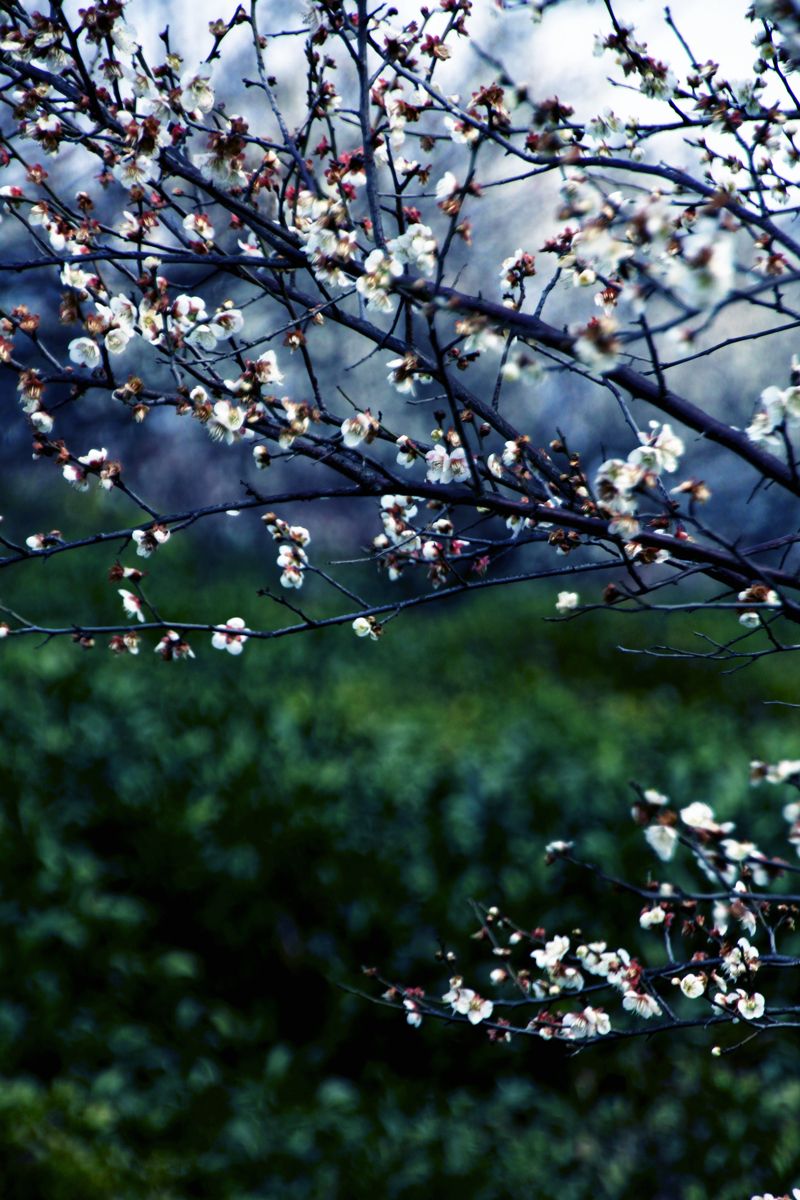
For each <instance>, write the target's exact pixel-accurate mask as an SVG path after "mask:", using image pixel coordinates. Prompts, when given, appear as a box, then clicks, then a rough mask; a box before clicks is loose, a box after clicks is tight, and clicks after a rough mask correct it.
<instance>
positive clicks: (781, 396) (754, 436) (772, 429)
mask: <svg viewBox="0 0 800 1200" xmlns="http://www.w3.org/2000/svg"><path fill="white" fill-rule="evenodd" d="M759 400H760V408H759V409H758V411H757V412H756V413H755V415H754V417H753V419H752V421H751V422H750V424H749V425H748V426H747V428H746V429H745V433H746V434H747V436H748V438H749V439H750V441H751V442H755V443H756V444H760V445H763V446H766V447H768V448H769V449H771V450H779V449H781V447H782V446H783V445H784V442H783V438H782V436H781V433H780V429H781V426H782V425H784V423H785V424H786V425H797V424H798V423H800V387H789V388H786V389H785V391H781V389H780V388H777V387H774V386H771V387H768V388H765V389H764V391H763V392H762V393H761V395H760V397H759Z"/></svg>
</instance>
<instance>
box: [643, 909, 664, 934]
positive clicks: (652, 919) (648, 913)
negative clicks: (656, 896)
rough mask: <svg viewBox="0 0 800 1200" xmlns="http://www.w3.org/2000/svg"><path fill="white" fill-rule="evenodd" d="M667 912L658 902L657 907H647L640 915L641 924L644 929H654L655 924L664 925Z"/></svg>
mask: <svg viewBox="0 0 800 1200" xmlns="http://www.w3.org/2000/svg"><path fill="white" fill-rule="evenodd" d="M666 916H667V914H666V912H665V910H664V909H663V908H662V907H661V905H660V904H657V905H656V906H655V908H645V909H643V910H642V913H641V915H640V917H639V924H640V925H641V927H642V929H652V928H653V926H654V925H663V924H664V921H665V919H666Z"/></svg>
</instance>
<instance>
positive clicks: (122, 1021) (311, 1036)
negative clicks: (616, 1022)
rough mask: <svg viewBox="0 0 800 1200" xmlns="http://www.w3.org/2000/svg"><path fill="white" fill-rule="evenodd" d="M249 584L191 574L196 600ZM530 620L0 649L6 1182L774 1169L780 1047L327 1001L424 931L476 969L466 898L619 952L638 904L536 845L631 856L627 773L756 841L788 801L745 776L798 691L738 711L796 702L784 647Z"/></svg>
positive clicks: (541, 1185)
mask: <svg viewBox="0 0 800 1200" xmlns="http://www.w3.org/2000/svg"><path fill="white" fill-rule="evenodd" d="M47 567H48V569H49V567H50V564H47ZM250 582H251V581H250V580H249V579H248V580H247V581H246V583H244V584H243V583H242V581H235V580H229V581H227V582H225V583H218V584H214V585H213V586H214V588H215V592H216V596H217V600H216V601H215V608H216V611H218V612H219V614H220V618H226V617H227V616H229V615H231V614H233V613H236V612H238V611H241V610H243V609H244V608H245V605H244V604H243V603H242V602H241V600H237V599H236V598H235V597H237V596H241V595H242V594H243V591H242V589H243V588H244V589H245V592H244V594H247V595H249V596H252V592H253V589H252V588H250ZM256 585H257V583H256ZM210 586H211V585H210ZM97 602H98V605H100V606H106V607H107V605H108V599H107V596H103V595H101V596H99V598H98V601H97ZM248 603H249V601H248ZM255 603H257V602H256V601H255V600H254V601H253V605H252V606H253V607H254V606H255ZM543 606H544V607H543ZM543 612H546V613H547V614H548V615H549V613H550V612H552V596H551V595H550V594H549V593H548V594H547V595H546V596H543V597H539V596H538V595H537V594H536V593H533V594H531V593H528V594H523V593H519V594H518V595H517V596H516V597H514V596H507V597H505V598H504V599H502V601H501V600H500V597H499V596H492V595H489V594H487V595H486V596H485V597H484V598H483V600H482V601H481V602H480V603H478V604H475V603H473V604H471V605H470V606H465V607H463V608H459V607H457V606H453V607H452V608H451V609H450V610H448V611H447V612H439V613H438V614H437V616H436V617H435V618H431V617H429V616H427V615H422V614H417V615H415V616H414V617H411V618H409V619H406V620H404V621H403V622H397V623H396V624H391V625H390V626H389V629H388V630H387V634H386V636H385V637H384V638H383V639H382V640H381V641H380V642H379V643H375V644H373V643H368V644H364V643H363V642H356V640H355V638H354V637H353V635H352V633H351V631H350V630H349V629H345V630H342V631H338V632H336V631H334V632H331V633H326V634H325V635H324V636H323V635H320V636H317V635H312V636H305V637H303V638H300V639H291V640H286V641H281V642H276V643H269V644H261V645H259V644H256V643H254V642H251V643H250V644H249V645H248V646H247V647H246V649H245V653H244V655H243V656H242V658H241V659H240V660H237V661H234V660H232V659H231V658H229V656H227V655H225V654H218V653H216V652H214V651H213V650H212V649H211V648H210V646H208V644H207V643H208V641H209V640H210V639H208V638H207V636H204V637H203V638H195V639H193V641H194V644H195V650H196V651H197V653H198V658H197V661H195V662H183V663H173V664H164V663H161V662H160V661H159V660H157V659H156V658H155V656H154V655H153V654H152V652H149V653H148V650H149V647H148V646H144V645H143V650H142V653H141V654H140V656H139V658H138V659H136V660H132V659H129V658H125V659H116V658H113V657H112V656H111V655H110V654H108V652H107V651H106V650H105V649H104V648H102V647H99V646H98V648H97V649H95V650H94V651H93V652H92V653H89V654H86V653H84V652H82V651H79V650H78V649H77V648H76V647H73V646H72V645H68V644H65V643H58V644H57V643H50V644H48V645H46V646H44V647H42V648H41V649H38V650H35V649H34V647H33V645H32V644H31V640H30V639H19V640H15V641H10V640H9V641H7V642H6V643H4V644H3V645H2V647H0V654H2V659H1V660H0V661H2V682H0V775H1V777H2V828H1V829H0V879H1V880H2V894H1V895H0V967H1V969H2V981H3V982H2V999H1V1000H0V1075H1V1076H2V1083H0V1160H2V1161H3V1162H4V1163H5V1167H4V1176H3V1184H4V1190H3V1194H4V1196H8V1197H10V1198H13V1200H16V1198H17V1197H20V1198H21V1197H23V1196H24V1197H29V1196H31V1195H46V1196H48V1197H49V1198H50V1197H52V1198H53V1200H94V1198H95V1197H97V1198H98V1200H99V1198H100V1197H103V1198H108V1197H113V1198H117V1197H118V1198H120V1200H123V1198H124V1200H128V1197H130V1198H131V1200H133V1198H136V1200H138V1198H140V1197H141V1198H145V1197H146V1198H148V1200H150V1198H155V1197H158V1198H162V1197H163V1198H164V1200H167V1198H170V1200H172V1198H173V1197H174V1198H178V1197H194V1196H198V1197H209V1198H215V1200H216V1198H217V1197H219V1198H220V1200H222V1198H223V1197H224V1198H234V1197H235V1198H236V1200H245V1198H247V1197H265V1198H266V1197H269V1198H270V1200H272V1198H273V1197H274V1198H276V1200H277V1198H280V1200H283V1198H286V1200H302V1198H305V1197H315V1198H316V1197H323V1198H327V1197H331V1198H333V1197H339V1196H347V1197H353V1198H355V1200H360V1198H361V1197H364V1200H366V1198H367V1197H370V1198H372V1197H374V1196H375V1195H385V1196H388V1197H412V1196H417V1195H420V1194H433V1193H434V1192H435V1193H436V1194H437V1195H438V1196H442V1197H444V1198H449V1197H451V1196H452V1197H456V1196H457V1197H459V1198H461V1197H463V1196H465V1195H466V1196H470V1197H475V1198H477V1200H507V1198H513V1200H517V1198H520V1200H522V1198H523V1197H525V1198H528V1197H531V1196H537V1197H540V1198H542V1200H549V1198H550V1197H553V1198H554V1200H555V1198H556V1197H558V1200H589V1197H592V1200H594V1198H595V1197H597V1196H600V1197H603V1198H608V1200H627V1198H630V1200H633V1197H637V1200H638V1198H640V1197H643V1196H646V1197H648V1198H650V1197H659V1198H661V1200H667V1198H669V1200H674V1198H676V1197H681V1198H683V1200H706V1198H708V1200H711V1198H713V1200H740V1198H741V1197H745V1196H749V1195H750V1194H751V1191H753V1190H755V1189H756V1188H757V1186H761V1187H766V1186H768V1185H769V1186H770V1188H771V1189H772V1190H775V1191H778V1190H780V1189H782V1188H784V1187H788V1186H789V1185H790V1184H792V1183H794V1182H796V1181H797V1177H798V1175H799V1174H800V1134H798V1130H799V1129H800V1085H798V1082H797V1080H798V1075H799V1073H798V1068H799V1067H800V1059H799V1058H798V1054H797V1052H796V1050H795V1048H794V1046H793V1045H792V1044H791V1043H789V1042H788V1041H785V1042H782V1043H778V1042H774V1043H771V1042H770V1041H769V1040H768V1039H766V1038H765V1039H762V1040H757V1041H756V1042H755V1043H754V1044H752V1045H750V1046H748V1047H746V1048H745V1049H743V1050H742V1051H739V1052H738V1053H737V1054H735V1055H732V1056H730V1057H725V1058H723V1059H712V1058H711V1057H710V1055H709V1049H710V1044H711V1043H710V1040H709V1037H708V1036H706V1035H704V1034H702V1033H699V1034H690V1035H687V1036H686V1038H685V1040H683V1041H681V1042H676V1041H674V1040H673V1041H672V1042H670V1043H667V1042H666V1041H658V1040H655V1041H653V1042H651V1043H649V1044H630V1045H625V1046H623V1047H622V1048H620V1047H608V1048H599V1049H597V1050H592V1051H587V1052H584V1053H583V1054H580V1055H578V1056H577V1057H572V1058H568V1057H567V1056H566V1054H565V1052H564V1049H563V1047H560V1046H553V1045H548V1044H544V1043H541V1042H539V1041H538V1040H537V1041H533V1042H527V1041H525V1042H523V1041H522V1040H519V1041H518V1044H515V1045H512V1046H511V1047H502V1048H498V1047H495V1046H490V1045H489V1043H488V1040H485V1039H484V1038H483V1037H481V1036H480V1035H477V1036H476V1035H474V1034H473V1035H471V1036H470V1034H469V1033H467V1032H465V1031H463V1030H462V1029H460V1028H459V1029H457V1030H455V1029H448V1028H446V1027H444V1026H441V1025H437V1026H436V1027H434V1026H433V1022H430V1021H428V1022H426V1023H425V1024H424V1025H423V1027H422V1029H421V1030H419V1031H414V1030H412V1029H410V1028H408V1027H407V1026H406V1025H405V1023H404V1022H403V1020H402V1017H401V1016H398V1015H397V1014H395V1013H391V1012H388V1011H387V1010H386V1009H383V1008H376V1007H374V1006H372V1005H369V1004H367V1003H366V1002H365V1001H363V1000H361V999H360V998H358V997H356V996H353V995H351V994H348V993H346V992H344V991H342V990H341V989H339V988H338V987H337V986H336V985H337V983H340V982H341V983H344V984H348V985H355V986H366V987H367V988H371V987H372V986H373V985H372V984H371V983H370V982H369V981H364V979H363V977H362V976H361V975H360V967H361V965H362V963H366V964H369V965H378V966H380V967H381V968H382V969H383V971H384V972H387V973H395V974H396V975H397V977H398V979H401V978H402V980H403V981H404V982H407V983H412V982H413V983H415V984H418V985H420V986H422V987H424V988H426V989H427V990H430V991H436V990H437V989H440V988H442V985H443V984H444V982H445V980H446V974H447V972H446V971H443V970H442V969H441V967H440V966H438V965H437V964H436V963H435V961H434V951H435V949H436V935H437V934H441V935H442V936H444V937H446V938H447V940H448V943H449V944H452V945H454V946H455V947H456V949H457V951H458V952H459V955H460V956H462V962H465V963H466V964H467V965H468V966H469V964H470V963H471V962H472V958H473V949H474V947H473V946H472V943H470V940H469V936H468V934H469V932H470V931H471V929H472V920H471V913H470V909H469V906H468V900H469V898H470V897H472V896H474V897H476V898H479V899H482V900H486V901H489V902H501V903H502V904H504V905H505V906H506V907H507V909H508V911H509V912H511V913H512V915H514V916H515V917H516V918H517V919H519V920H520V921H522V922H524V923H526V924H529V925H530V926H533V925H537V924H543V925H544V926H545V927H546V928H548V929H552V930H553V932H556V931H557V930H559V929H561V930H563V929H565V928H571V927H573V926H574V925H575V924H578V923H580V924H581V926H582V928H583V929H584V932H585V933H586V934H587V936H588V935H590V934H591V935H594V936H600V935H603V934H606V933H607V934H610V940H611V941H614V939H615V938H617V937H619V938H623V937H624V938H625V939H626V942H625V944H627V945H628V946H629V947H630V948H631V949H634V948H637V949H639V950H641V949H643V948H644V947H645V946H646V945H648V944H649V943H648V941H647V939H648V937H650V936H651V935H647V934H644V933H641V932H637V937H636V938H635V939H634V942H633V944H632V942H631V937H632V935H631V929H632V928H633V927H634V926H635V923H636V913H637V907H636V905H635V902H632V901H630V900H628V899H627V898H625V897H624V896H617V895H614V894H613V893H611V892H609V891H608V890H606V889H598V888H597V887H596V886H595V885H594V884H593V882H592V881H591V879H589V878H588V877H584V876H578V875H574V874H567V873H564V871H563V869H562V868H561V867H559V866H556V867H554V868H550V869H548V868H545V867H544V865H543V861H542V860H543V855H542V848H543V845H544V843H545V842H546V841H547V840H549V839H550V838H552V837H556V836H561V837H570V836H578V837H579V838H580V841H581V848H582V849H583V850H585V851H586V854H587V856H589V855H593V856H596V857H602V858H603V861H604V862H606V863H608V865H609V866H611V867H612V868H615V869H620V870H627V871H629V872H634V873H636V872H638V873H639V874H641V870H642V863H643V862H645V861H647V860H646V857H645V855H643V854H642V846H641V835H640V834H637V832H636V830H635V829H634V828H633V826H632V823H631V822H630V820H629V816H628V809H629V806H630V800H629V794H628V789H627V782H626V781H627V780H628V779H629V778H636V779H638V780H640V781H641V782H642V783H643V784H645V785H646V786H653V787H657V788H659V789H660V790H664V791H666V792H668V793H669V794H671V795H672V797H673V798H674V799H675V800H680V801H681V802H686V803H688V802H689V801H690V800H693V799H704V800H710V801H711V802H712V803H713V804H714V805H715V807H716V808H717V810H718V811H719V812H720V813H722V814H723V815H724V816H725V817H726V818H729V817H734V818H735V819H737V820H738V821H739V825H740V828H741V829H742V830H747V831H748V832H750V833H752V834H753V835H754V836H755V837H756V838H757V839H759V840H761V841H762V842H763V844H764V845H765V846H769V845H775V844H776V839H777V837H778V836H779V834H780V833H781V831H782V829H783V823H782V822H781V820H780V816H779V813H780V805H781V803H782V800H783V799H785V798H784V797H782V796H780V795H779V794H778V792H777V790H774V789H769V790H768V791H767V790H764V791H762V792H758V793H752V792H749V791H748V788H747V785H746V770H747V762H748V759H749V758H750V757H752V756H756V755H757V756H763V757H765V758H768V759H770V758H775V757H776V756H781V757H785V756H790V757H797V756H800V747H798V744H797V742H798V738H797V734H796V731H795V725H796V719H795V718H794V716H793V714H792V713H791V711H790V710H781V709H775V708H771V709H770V708H765V707H763V705H762V704H761V700H762V699H763V698H766V697H767V696H769V697H770V698H776V697H777V698H781V697H783V698H790V697H789V695H788V693H787V691H786V689H787V688H789V687H790V685H791V679H790V677H789V672H790V667H786V666H785V665H784V664H783V663H779V664H778V665H777V667H774V668H773V667H772V666H771V665H768V666H766V667H764V668H763V669H759V670H757V671H753V672H750V673H749V674H748V673H744V674H741V675H737V676H734V677H732V678H728V679H726V678H723V677H720V676H719V675H717V674H714V673H712V672H711V671H708V670H702V669H700V668H697V667H694V668H692V667H690V668H687V667H685V666H681V665H680V664H677V665H676V664H671V663H666V664H659V666H658V668H657V669H654V668H653V667H652V666H650V665H648V663H647V662H646V661H645V660H642V659H632V658H630V657H626V656H624V655H621V654H619V653H618V652H617V651H615V650H614V648H613V647H614V638H615V635H616V637H619V636H620V630H619V626H611V625H610V624H609V625H607V624H605V623H603V622H602V621H601V620H598V622H597V623H596V624H594V625H592V624H591V623H589V622H586V621H584V622H582V623H580V622H578V623H569V624H567V625H564V624H560V625H546V624H543V623H542V621H541V619H540V618H541V616H542V613H543ZM243 615H245V616H249V613H248V612H243ZM606 619H607V620H608V621H611V620H613V618H612V617H608V618H606ZM628 632H629V630H628V628H627V627H626V629H625V630H624V633H626V634H627V633H628ZM652 632H653V631H652V630H650V631H643V630H642V629H641V628H638V629H637V630H636V631H635V634H636V641H637V642H638V643H639V644H642V642H643V641H644V640H645V638H646V636H647V634H648V633H652ZM642 939H644V940H642ZM475 961H476V963H477V961H478V960H477V958H476V959H475ZM475 969H476V973H477V978H478V979H479V980H480V981H481V982H485V981H486V973H487V971H488V967H486V966H480V967H476V968H475ZM486 986H487V987H488V986H489V985H488V984H486Z"/></svg>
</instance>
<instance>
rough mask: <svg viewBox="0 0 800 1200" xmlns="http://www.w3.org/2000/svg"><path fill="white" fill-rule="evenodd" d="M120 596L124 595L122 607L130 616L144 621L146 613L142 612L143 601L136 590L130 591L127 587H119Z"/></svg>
mask: <svg viewBox="0 0 800 1200" xmlns="http://www.w3.org/2000/svg"><path fill="white" fill-rule="evenodd" d="M117 590H118V591H119V594H120V596H122V607H123V608H124V609H125V612H126V613H127V614H128V616H129V617H136V619H137V621H144V613H143V612H142V602H141V600H140V599H139V597H138V596H137V595H135V593H134V592H128V591H126V590H125V588H118V589H117Z"/></svg>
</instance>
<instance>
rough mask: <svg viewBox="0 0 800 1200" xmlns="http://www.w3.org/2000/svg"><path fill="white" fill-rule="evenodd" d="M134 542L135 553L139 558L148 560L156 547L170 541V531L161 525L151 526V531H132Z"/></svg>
mask: <svg viewBox="0 0 800 1200" xmlns="http://www.w3.org/2000/svg"><path fill="white" fill-rule="evenodd" d="M131 536H132V537H133V540H134V542H136V553H137V554H138V555H139V556H140V557H141V558H149V557H150V555H151V554H152V553H153V551H154V550H155V549H156V548H157V547H158V546H163V544H164V542H168V541H169V539H170V536H171V534H170V531H169V530H168V529H166V528H165V527H164V526H163V525H153V527H152V528H151V529H134V531H133V533H132V535H131Z"/></svg>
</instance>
